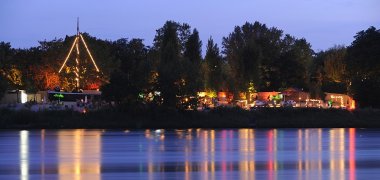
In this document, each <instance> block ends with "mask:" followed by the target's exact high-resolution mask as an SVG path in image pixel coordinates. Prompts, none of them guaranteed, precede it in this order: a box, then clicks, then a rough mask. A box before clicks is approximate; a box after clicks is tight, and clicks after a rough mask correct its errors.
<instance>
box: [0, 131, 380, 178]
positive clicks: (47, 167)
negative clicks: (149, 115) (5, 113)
mask: <svg viewBox="0 0 380 180" xmlns="http://www.w3.org/2000/svg"><path fill="white" fill-rule="evenodd" d="M16 133H18V134H16ZM379 137H380V131H379V130H363V129H353V128H351V129H265V130H256V129H236V130H231V129H225V130H204V129H184V130H144V131H105V130H84V129H77V130H41V131H25V130H24V131H19V132H16V131H4V132H3V131H0V145H1V147H4V148H2V149H1V150H0V159H2V161H1V162H0V179H8V178H14V177H16V176H19V179H23V180H27V179H35V178H37V179H51V178H53V179H63V180H65V179H78V180H79V179H103V178H104V179H108V178H116V179H123V178H125V177H130V178H134V179H269V180H272V179H283V178H290V179H350V180H353V179H356V178H357V177H361V178H363V177H373V176H376V175H380V172H379V167H380V157H379V155H378V154H379V151H380V145H379V143H374V142H375V141H376V142H377V139H378V138H379ZM15 139H16V140H17V139H19V140H18V142H19V143H18V144H16V143H14V140H15ZM357 147H360V148H357ZM15 149H18V153H17V154H15V152H17V151H15ZM358 164H360V166H359V167H358ZM368 164H369V165H368ZM1 169H2V170H1ZM17 172H19V173H17Z"/></svg>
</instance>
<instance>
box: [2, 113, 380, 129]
mask: <svg viewBox="0 0 380 180" xmlns="http://www.w3.org/2000/svg"><path fill="white" fill-rule="evenodd" d="M251 127H253V128H349V127H354V128H380V110H376V109H364V110H356V111H346V110H338V109H298V108H294V109H293V108H289V109H287V108H262V109H256V110H251V111H245V110H241V109H238V108H220V109H215V110H210V111H208V112H198V111H179V110H176V109H167V108H152V109H139V110H133V111H132V110H130V111H122V110H117V109H107V110H99V111H93V112H87V113H84V114H83V113H78V112H74V111H40V112H31V111H27V110H23V111H11V110H6V109H2V110H0V128H1V129H41V128H44V129H74V128H86V129H94V128H96V129H141V128H142V129H145V128H166V129H176V128H251Z"/></svg>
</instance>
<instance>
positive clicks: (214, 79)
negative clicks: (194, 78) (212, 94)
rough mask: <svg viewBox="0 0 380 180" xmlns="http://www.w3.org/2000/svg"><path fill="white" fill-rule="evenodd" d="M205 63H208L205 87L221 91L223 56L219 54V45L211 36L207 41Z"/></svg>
mask: <svg viewBox="0 0 380 180" xmlns="http://www.w3.org/2000/svg"><path fill="white" fill-rule="evenodd" d="M205 63H206V65H207V69H206V70H207V72H206V79H205V87H206V89H207V90H212V91H216V92H218V91H221V90H222V82H223V74H222V73H223V72H222V68H223V62H222V57H221V56H220V54H219V48H218V45H217V44H215V43H214V40H213V39H212V38H211V37H210V39H209V40H208V42H207V49H206V56H205Z"/></svg>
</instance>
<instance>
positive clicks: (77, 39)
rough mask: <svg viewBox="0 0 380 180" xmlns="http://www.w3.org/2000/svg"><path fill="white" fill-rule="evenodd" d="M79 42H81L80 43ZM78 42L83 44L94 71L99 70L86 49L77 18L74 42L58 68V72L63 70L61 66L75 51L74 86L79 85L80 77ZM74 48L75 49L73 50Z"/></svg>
mask: <svg viewBox="0 0 380 180" xmlns="http://www.w3.org/2000/svg"><path fill="white" fill-rule="evenodd" d="M80 42H81V43H80ZM79 44H83V45H84V47H85V49H86V52H87V55H88V56H89V57H90V59H91V61H92V64H93V65H94V67H95V70H96V72H98V73H99V72H100V70H99V68H98V66H97V65H96V62H95V60H94V58H93V57H92V54H91V52H90V50H89V49H88V46H87V44H86V41H85V40H84V38H83V36H82V33H81V32H80V31H79V18H78V19H77V34H76V36H75V39H74V42H73V44H72V45H71V48H70V51H69V53H68V54H67V56H66V58H65V61H64V62H63V64H62V66H61V68H59V71H58V73H61V71H62V70H63V68H64V67H65V66H66V63H67V60H68V59H69V58H70V57H71V55H72V53H73V51H76V56H75V67H74V68H73V69H74V70H73V72H74V74H75V76H76V77H75V81H76V87H77V88H79V87H80V79H81V71H80V64H81V60H80V51H79V49H80V48H79ZM74 48H75V50H74Z"/></svg>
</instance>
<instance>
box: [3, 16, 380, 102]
mask: <svg viewBox="0 0 380 180" xmlns="http://www.w3.org/2000/svg"><path fill="white" fill-rule="evenodd" d="M74 37H75V36H66V37H65V38H64V39H54V40H52V41H46V40H45V41H40V42H39V43H40V45H39V46H38V47H32V48H29V49H14V48H12V47H11V46H10V43H5V42H1V43H0V75H1V76H0V97H1V96H2V95H3V93H4V91H5V90H6V89H26V90H27V91H28V92H36V91H38V90H47V89H54V88H55V87H57V86H59V87H60V88H62V89H65V90H67V91H72V90H73V89H74V88H75V82H74V81H73V76H72V73H73V72H72V70H70V69H69V68H67V69H65V71H64V72H63V73H60V74H59V73H58V69H59V67H60V65H61V64H62V62H63V60H64V59H65V57H66V55H67V53H68V50H69V49H70V45H71V44H72V42H73V41H74ZM84 37H85V39H86V40H87V43H88V46H89V48H90V49H91V52H92V54H93V56H94V58H95V60H96V62H97V64H98V66H99V67H100V70H101V74H100V75H96V74H94V72H93V71H91V70H90V69H91V68H90V67H88V68H87V69H86V68H84V69H86V71H84V72H83V81H82V83H81V88H83V89H99V88H100V89H101V90H102V92H103V93H102V95H103V98H104V100H106V101H114V102H116V103H117V104H120V105H121V104H123V105H136V104H141V103H144V104H163V105H164V106H167V107H176V106H177V105H178V103H179V101H180V100H181V99H183V98H184V97H188V98H189V99H190V100H191V99H192V97H194V96H196V93H197V92H200V91H208V92H218V91H229V92H233V93H234V94H235V96H234V97H238V96H237V95H238V93H239V92H254V91H281V90H283V89H286V88H289V87H295V88H299V89H302V90H304V91H309V92H310V93H311V95H312V97H314V98H323V92H333V93H344V94H349V95H352V96H353V97H354V99H356V100H357V101H358V104H359V106H360V107H376V108H379V107H380V101H379V99H380V93H379V92H380V80H379V78H378V77H380V59H379V58H380V54H379V53H380V30H378V29H376V28H374V27H370V28H369V29H367V30H364V31H360V32H358V33H357V34H356V36H355V40H354V41H353V42H352V44H351V45H350V46H348V47H344V46H334V47H332V48H330V49H328V50H326V51H321V52H313V50H312V49H311V45H310V43H308V42H307V41H306V39H304V38H301V39H298V38H295V37H294V36H291V35H289V34H284V32H283V31H282V30H280V29H277V28H275V27H267V26H266V25H265V24H261V23H259V22H254V23H249V22H247V23H245V24H243V25H242V26H236V27H235V28H234V29H233V30H232V32H231V33H229V34H228V35H227V36H226V37H224V38H223V41H222V46H218V45H217V44H216V43H215V42H214V40H213V39H212V37H210V38H209V39H208V42H206V43H204V44H205V45H206V53H205V57H202V52H201V49H202V44H203V43H202V42H201V41H200V38H199V32H198V31H197V29H195V28H192V27H191V26H190V25H188V24H186V23H183V24H181V23H178V22H173V21H167V22H166V23H165V24H164V25H163V26H162V27H161V28H159V29H158V30H156V36H155V38H154V42H153V45H152V47H149V46H146V45H145V44H144V42H143V40H142V39H124V38H123V39H118V40H116V41H109V40H101V39H97V38H95V37H92V36H90V35H89V34H86V33H84ZM83 51H84V50H83ZM83 54H84V53H83ZM83 59H84V62H86V61H89V59H86V57H83ZM179 97H181V98H179Z"/></svg>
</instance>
